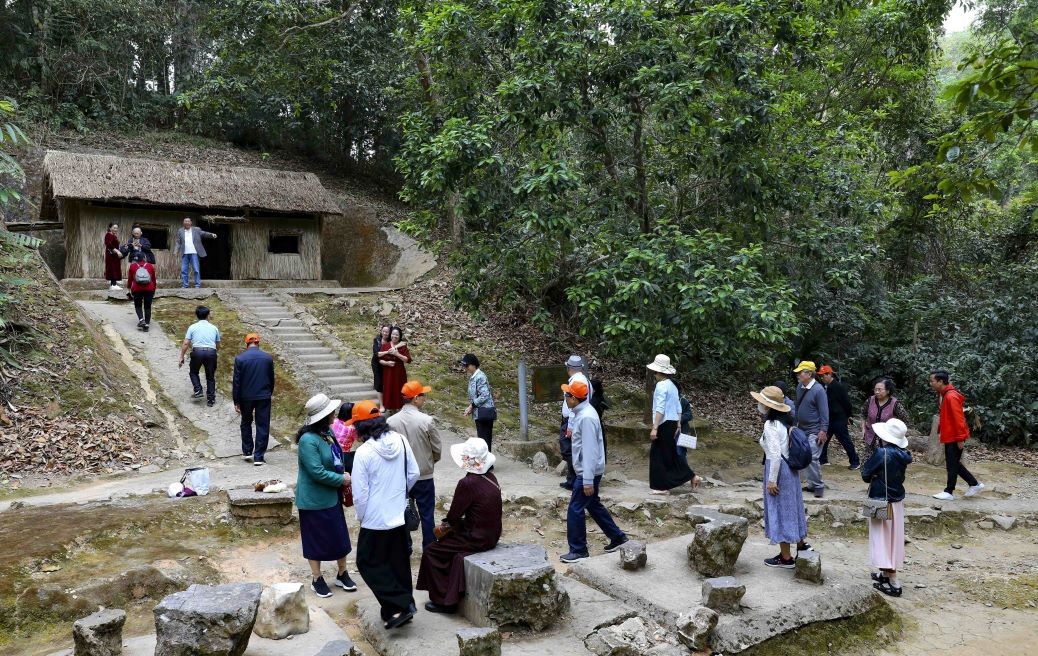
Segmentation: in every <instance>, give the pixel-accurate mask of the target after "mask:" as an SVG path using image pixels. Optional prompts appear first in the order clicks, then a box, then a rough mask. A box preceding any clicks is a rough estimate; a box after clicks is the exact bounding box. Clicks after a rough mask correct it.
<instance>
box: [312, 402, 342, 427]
mask: <svg viewBox="0 0 1038 656" xmlns="http://www.w3.org/2000/svg"><path fill="white" fill-rule="evenodd" d="M341 405H342V400H341V399H329V398H328V396H327V395H326V394H314V395H313V396H311V397H310V400H309V401H307V402H306V425H307V426H310V425H311V424H313V423H314V422H315V421H317V420H318V419H321V418H323V417H327V416H328V415H330V414H331V413H333V412H335V411H336V410H338V409H339V406H341Z"/></svg>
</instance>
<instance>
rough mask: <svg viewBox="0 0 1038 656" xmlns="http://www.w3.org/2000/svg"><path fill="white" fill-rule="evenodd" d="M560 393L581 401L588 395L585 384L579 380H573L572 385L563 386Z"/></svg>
mask: <svg viewBox="0 0 1038 656" xmlns="http://www.w3.org/2000/svg"><path fill="white" fill-rule="evenodd" d="M562 391H563V392H565V393H566V394H572V395H573V396H575V397H577V398H578V399H580V400H581V401H583V400H584V399H586V398H587V394H588V389H587V383H585V382H584V381H581V380H575V381H573V384H572V385H563V386H562Z"/></svg>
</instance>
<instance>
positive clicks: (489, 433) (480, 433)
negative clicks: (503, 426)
mask: <svg viewBox="0 0 1038 656" xmlns="http://www.w3.org/2000/svg"><path fill="white" fill-rule="evenodd" d="M476 437H479V438H482V439H483V441H485V442H486V443H487V451H493V449H492V448H491V446H490V443H491V441H492V440H493V439H494V420H493V419H477V420H476Z"/></svg>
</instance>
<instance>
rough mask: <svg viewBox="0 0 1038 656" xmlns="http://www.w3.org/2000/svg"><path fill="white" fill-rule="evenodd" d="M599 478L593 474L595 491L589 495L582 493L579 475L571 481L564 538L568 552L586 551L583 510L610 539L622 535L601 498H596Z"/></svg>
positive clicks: (582, 488)
mask: <svg viewBox="0 0 1038 656" xmlns="http://www.w3.org/2000/svg"><path fill="white" fill-rule="evenodd" d="M601 480H602V477H601V476H595V492H594V494H592V495H591V496H587V495H585V494H584V481H583V480H582V479H581V477H580V476H577V478H576V480H575V481H574V482H573V492H572V494H570V497H569V509H568V510H567V511H566V539H567V541H568V542H569V550H570V553H575V554H586V553H587V522H586V520H585V519H584V511H585V510H586V511H587V513H588V514H589V515H591V519H593V520H595V523H596V524H598V528H600V529H602V532H603V533H605V536H606V537H607V538H609V539H610V540H616V539H618V538H621V537H623V535H624V532H623V531H621V530H620V527H619V526H617V525H616V522H614V521H613V516H612V515H610V514H609V511H608V510H606V507H605V506H603V505H602V500H601V499H599V498H598V484H599V482H600V481H601Z"/></svg>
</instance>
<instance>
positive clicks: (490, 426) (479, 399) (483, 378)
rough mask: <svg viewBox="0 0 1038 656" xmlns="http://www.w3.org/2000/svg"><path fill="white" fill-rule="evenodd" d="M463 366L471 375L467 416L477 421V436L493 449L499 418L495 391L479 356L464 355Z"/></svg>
mask: <svg viewBox="0 0 1038 656" xmlns="http://www.w3.org/2000/svg"><path fill="white" fill-rule="evenodd" d="M460 362H461V366H463V367H465V372H466V373H467V374H468V375H469V387H468V397H469V407H468V408H466V409H465V416H466V417H468V416H469V415H471V416H472V419H473V420H474V421H475V422H476V437H478V438H480V439H482V440H483V441H484V442H486V443H487V450H490V451H492V450H493V440H494V421H495V420H497V406H495V405H494V391H493V390H492V389H490V381H489V380H487V375H486V374H485V373H483V370H482V369H480V368H479V358H477V357H476V356H475V355H473V354H472V353H466V354H465V355H464V356H462V358H461V360H460Z"/></svg>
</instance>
